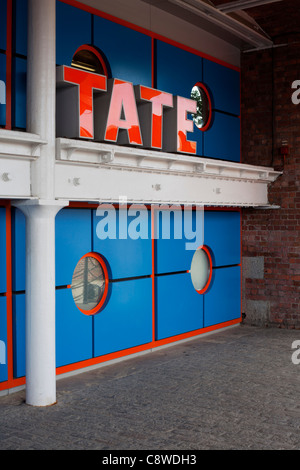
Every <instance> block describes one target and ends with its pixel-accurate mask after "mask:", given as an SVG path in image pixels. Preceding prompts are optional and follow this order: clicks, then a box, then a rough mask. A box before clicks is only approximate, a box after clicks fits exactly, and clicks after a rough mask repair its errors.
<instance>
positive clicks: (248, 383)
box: [0, 325, 300, 452]
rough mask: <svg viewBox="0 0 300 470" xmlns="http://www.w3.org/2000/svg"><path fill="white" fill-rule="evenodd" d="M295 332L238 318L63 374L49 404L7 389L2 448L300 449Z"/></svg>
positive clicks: (0, 412)
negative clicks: (126, 356)
mask: <svg viewBox="0 0 300 470" xmlns="http://www.w3.org/2000/svg"><path fill="white" fill-rule="evenodd" d="M296 340H300V331H298V330H286V329H279V328H256V327H252V326H247V325H238V326H236V327H234V328H229V329H226V330H222V331H219V332H217V333H214V334H211V335H208V336H201V337H200V338H197V339H194V340H191V341H188V342H185V343H181V344H177V345H173V346H171V347H168V348H164V349H160V350H159V351H154V352H151V353H149V354H145V355H142V356H140V357H136V358H131V359H128V360H126V361H123V362H119V363H117V364H113V365H110V366H106V367H101V368H99V369H95V370H92V371H89V372H84V373H81V374H79V375H76V376H72V377H68V378H63V379H60V380H58V381H57V404H55V405H53V406H50V407H45V408H37V407H32V406H29V405H27V404H26V403H25V391H24V390H22V391H20V392H17V393H13V394H11V395H7V396H2V397H0V449H1V450H31V449H32V450H102V451H117V450H119V451H125V450H129V451H130V450H131V451H133V450H145V451H150V450H157V451H166V450H170V449H172V450H173V451H177V452H178V451H188V452H191V451H196V450H299V449H300V402H299V392H300V364H297V358H300V354H299V355H298V356H297V349H293V347H292V345H293V343H294V341H296ZM298 349H299V347H298ZM293 353H294V356H293V358H294V362H293V361H292V355H293ZM295 359H296V360H295Z"/></svg>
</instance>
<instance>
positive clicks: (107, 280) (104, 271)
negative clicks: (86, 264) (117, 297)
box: [70, 252, 109, 315]
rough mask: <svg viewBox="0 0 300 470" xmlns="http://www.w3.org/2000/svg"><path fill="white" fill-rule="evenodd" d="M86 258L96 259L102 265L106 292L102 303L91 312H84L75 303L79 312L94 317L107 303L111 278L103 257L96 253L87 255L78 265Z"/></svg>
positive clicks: (101, 300)
mask: <svg viewBox="0 0 300 470" xmlns="http://www.w3.org/2000/svg"><path fill="white" fill-rule="evenodd" d="M85 258H94V259H95V260H97V261H98V263H99V264H100V265H101V268H102V270H103V274H104V282H105V287H104V292H103V296H102V297H101V299H100V302H99V303H98V304H97V305H96V307H94V308H92V309H90V310H83V309H82V308H80V307H78V305H77V304H76V303H75V305H76V307H77V308H78V310H80V311H81V312H82V313H84V314H85V315H94V314H95V313H98V312H99V311H100V310H101V308H102V307H103V305H104V303H105V300H106V297H107V293H108V284H109V276H108V270H107V267H106V264H105V262H104V260H103V258H102V256H100V255H99V254H98V253H94V252H90V253H86V254H85V255H84V256H82V257H81V258H80V260H79V261H78V263H79V262H80V261H81V260H82V259H85ZM70 287H71V288H72V286H70Z"/></svg>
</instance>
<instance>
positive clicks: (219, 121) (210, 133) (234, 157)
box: [203, 112, 240, 162]
mask: <svg viewBox="0 0 300 470" xmlns="http://www.w3.org/2000/svg"><path fill="white" fill-rule="evenodd" d="M203 134H204V136H203V139H204V156H205V157H211V158H217V159H221V160H230V161H234V162H239V161H240V119H239V118H238V117H235V116H231V115H229V114H223V113H218V112H213V120H212V125H211V127H210V128H209V129H208V130H207V131H205V132H203Z"/></svg>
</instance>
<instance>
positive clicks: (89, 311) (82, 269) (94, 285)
mask: <svg viewBox="0 0 300 470" xmlns="http://www.w3.org/2000/svg"><path fill="white" fill-rule="evenodd" d="M71 289H72V295H73V299H74V302H75V304H76V306H77V308H78V309H79V310H80V311H81V312H82V313H84V314H85V315H93V314H95V313H98V312H99V310H100V309H101V307H102V306H103V304H104V302H105V299H106V297H107V292H108V272H107V268H106V265H105V263H104V261H103V259H102V257H101V256H100V255H98V254H97V253H87V254H86V255H85V256H83V257H82V258H81V259H80V260H79V262H78V263H77V265H76V268H75V270H74V273H73V278H72V284H71Z"/></svg>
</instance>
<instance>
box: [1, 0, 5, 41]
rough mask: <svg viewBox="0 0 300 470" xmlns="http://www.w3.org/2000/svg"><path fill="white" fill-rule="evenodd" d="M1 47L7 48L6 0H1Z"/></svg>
mask: <svg viewBox="0 0 300 470" xmlns="http://www.w3.org/2000/svg"><path fill="white" fill-rule="evenodd" d="M0 49H3V50H5V49H6V0H0Z"/></svg>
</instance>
